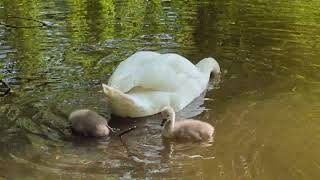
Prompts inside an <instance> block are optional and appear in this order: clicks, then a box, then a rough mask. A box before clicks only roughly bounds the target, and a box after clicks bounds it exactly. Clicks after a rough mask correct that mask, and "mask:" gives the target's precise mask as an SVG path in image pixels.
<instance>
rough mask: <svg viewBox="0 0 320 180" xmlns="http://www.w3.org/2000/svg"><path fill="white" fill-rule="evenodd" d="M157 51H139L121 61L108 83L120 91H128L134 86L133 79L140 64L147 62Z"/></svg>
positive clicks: (134, 79)
mask: <svg viewBox="0 0 320 180" xmlns="http://www.w3.org/2000/svg"><path fill="white" fill-rule="evenodd" d="M157 56H160V54H159V53H156V52H151V51H140V52H136V53H135V54H133V55H131V56H130V57H128V58H127V59H126V60H124V61H122V62H121V63H120V64H119V65H118V67H117V68H116V70H115V71H114V72H113V74H112V75H111V77H110V79H109V82H108V85H109V86H111V87H114V88H116V89H118V90H120V91H122V92H128V91H129V90H130V89H132V88H134V87H135V86H136V84H135V81H136V79H137V75H138V73H139V72H140V71H141V70H142V68H141V67H142V66H144V65H146V64H149V63H151V62H152V60H153V59H155V58H156V57H157Z"/></svg>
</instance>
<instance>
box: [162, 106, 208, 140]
mask: <svg viewBox="0 0 320 180" xmlns="http://www.w3.org/2000/svg"><path fill="white" fill-rule="evenodd" d="M161 116H162V117H163V121H162V123H161V126H164V127H163V129H162V136H163V137H165V138H176V139H180V140H191V141H206V140H212V135H213V132H214V128H213V127H212V126H211V125H210V124H208V123H206V122H202V121H199V120H192V119H186V120H181V121H177V122H176V121H175V118H176V117H175V116H176V115H175V112H174V110H173V109H172V108H171V107H165V108H164V109H163V111H162V112H161Z"/></svg>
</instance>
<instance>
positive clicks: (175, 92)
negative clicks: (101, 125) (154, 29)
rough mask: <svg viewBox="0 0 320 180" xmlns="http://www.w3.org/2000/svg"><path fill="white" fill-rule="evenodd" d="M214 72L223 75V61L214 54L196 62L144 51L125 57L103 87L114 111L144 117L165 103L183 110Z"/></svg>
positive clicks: (203, 88)
mask: <svg viewBox="0 0 320 180" xmlns="http://www.w3.org/2000/svg"><path fill="white" fill-rule="evenodd" d="M210 73H213V74H214V76H215V78H219V77H220V67H219V64H218V62H217V61H216V60H215V59H213V58H211V57H209V58H205V59H203V60H201V61H200V62H199V63H198V64H197V65H193V64H192V63H191V62H190V61H189V60H187V59H186V58H184V57H182V56H180V55H178V54H174V53H168V54H160V53H156V52H151V51H141V52H137V53H135V54H133V55H131V56H130V57H129V58H127V59H126V60H124V61H122V62H121V63H120V64H119V66H118V67H117V68H116V70H115V71H114V73H113V74H112V75H111V77H110V79H109V82H108V85H105V84H102V87H103V91H104V93H105V94H106V95H107V96H108V97H109V100H110V102H111V109H112V113H114V114H116V115H118V116H122V117H143V116H149V115H153V114H156V113H159V112H160V111H161V109H162V108H163V107H164V106H171V107H172V108H173V109H174V110H175V111H180V110H181V109H183V108H184V107H185V106H187V105H188V104H189V103H190V102H192V100H194V99H195V98H196V97H198V96H199V95H200V94H201V93H202V92H203V91H204V90H205V89H206V87H207V85H208V82H209V78H210Z"/></svg>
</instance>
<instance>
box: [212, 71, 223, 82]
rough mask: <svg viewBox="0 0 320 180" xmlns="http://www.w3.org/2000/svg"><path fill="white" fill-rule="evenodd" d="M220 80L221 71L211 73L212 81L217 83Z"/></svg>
mask: <svg viewBox="0 0 320 180" xmlns="http://www.w3.org/2000/svg"><path fill="white" fill-rule="evenodd" d="M220 81H221V72H215V73H213V83H215V84H218V83H219V82H220Z"/></svg>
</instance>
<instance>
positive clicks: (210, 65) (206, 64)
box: [196, 57, 221, 75]
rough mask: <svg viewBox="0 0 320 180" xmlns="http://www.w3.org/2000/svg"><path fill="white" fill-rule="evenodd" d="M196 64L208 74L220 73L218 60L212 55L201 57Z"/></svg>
mask: <svg viewBox="0 0 320 180" xmlns="http://www.w3.org/2000/svg"><path fill="white" fill-rule="evenodd" d="M196 66H197V67H198V68H199V70H200V71H201V72H202V73H204V74H206V75H210V73H213V74H214V75H219V74H220V73H221V72H220V66H219V64H218V62H217V61H216V60H215V59H213V58H212V57H209V58H204V59H202V60H201V61H200V62H199V63H198V64H197V65H196Z"/></svg>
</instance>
